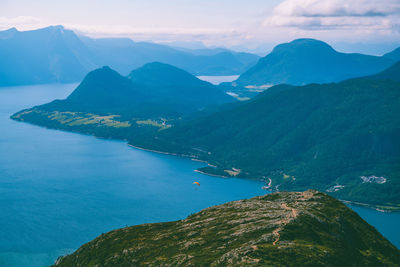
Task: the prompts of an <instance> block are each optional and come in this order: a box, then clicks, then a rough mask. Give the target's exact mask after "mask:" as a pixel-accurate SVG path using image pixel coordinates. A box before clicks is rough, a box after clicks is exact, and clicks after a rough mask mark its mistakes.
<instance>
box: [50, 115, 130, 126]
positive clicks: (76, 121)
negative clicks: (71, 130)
mask: <svg viewBox="0 0 400 267" xmlns="http://www.w3.org/2000/svg"><path fill="white" fill-rule="evenodd" d="M42 115H46V116H47V117H48V118H49V119H51V120H56V121H58V122H59V123H61V124H65V125H68V126H79V125H89V124H93V125H98V126H107V127H115V128H122V127H130V126H131V124H130V123H129V122H128V121H118V120H116V118H118V117H119V115H107V116H100V115H96V114H92V113H84V112H70V111H63V112H60V111H52V112H48V113H47V114H43V112H42Z"/></svg>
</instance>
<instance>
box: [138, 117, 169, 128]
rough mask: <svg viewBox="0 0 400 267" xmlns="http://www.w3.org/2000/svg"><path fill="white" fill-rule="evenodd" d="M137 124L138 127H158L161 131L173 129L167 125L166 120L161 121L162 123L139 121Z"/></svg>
mask: <svg viewBox="0 0 400 267" xmlns="http://www.w3.org/2000/svg"><path fill="white" fill-rule="evenodd" d="M136 123H137V124H138V125H149V126H153V127H158V128H160V130H165V129H168V128H170V127H171V125H169V124H166V122H165V120H161V122H159V121H155V120H150V119H149V120H138V121H136Z"/></svg>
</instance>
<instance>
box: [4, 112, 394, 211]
mask: <svg viewBox="0 0 400 267" xmlns="http://www.w3.org/2000/svg"><path fill="white" fill-rule="evenodd" d="M9 118H10V119H11V120H14V121H17V122H23V123H28V124H31V125H34V126H37V127H43V128H46V129H49V130H57V131H63V132H70V133H75V134H82V135H86V136H93V137H95V138H99V139H103V140H110V141H118V142H126V144H127V145H128V146H130V147H133V148H136V149H140V150H143V151H147V152H153V153H158V154H164V155H171V156H178V157H184V158H189V159H191V160H193V161H198V162H203V163H205V164H207V165H208V166H210V167H216V166H215V165H212V164H210V163H209V162H207V161H205V160H201V159H198V158H196V157H195V156H190V155H185V154H178V153H171V152H165V151H158V150H153V149H147V148H143V147H139V146H135V145H132V144H130V143H129V142H128V140H126V139H121V138H112V137H104V136H98V135H96V133H92V132H82V131H76V130H69V129H66V128H57V127H48V126H46V125H40V124H35V123H32V122H29V121H25V120H20V119H15V118H12V116H10V117H9ZM194 171H195V172H197V173H200V174H203V175H208V176H213V177H219V178H225V179H226V178H234V177H230V176H223V175H217V174H212V173H208V172H203V171H199V170H194ZM241 179H247V178H241ZM254 179H256V180H261V181H263V180H262V179H261V178H254ZM270 182H272V181H270ZM277 192H279V190H278V191H277ZM321 192H324V191H321ZM339 200H340V201H341V202H343V203H346V204H349V205H354V206H360V207H365V208H369V209H373V210H376V211H379V212H385V213H390V212H400V207H398V206H385V205H374V204H368V203H362V202H356V201H351V200H344V199H339Z"/></svg>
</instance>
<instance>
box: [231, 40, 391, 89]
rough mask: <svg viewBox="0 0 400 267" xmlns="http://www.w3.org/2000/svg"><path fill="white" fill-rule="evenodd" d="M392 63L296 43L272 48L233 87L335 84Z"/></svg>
mask: <svg viewBox="0 0 400 267" xmlns="http://www.w3.org/2000/svg"><path fill="white" fill-rule="evenodd" d="M394 62H395V61H394V60H392V59H390V58H386V57H376V56H367V55H362V54H345V53H339V52H337V51H335V50H334V49H333V48H332V47H331V46H329V45H328V44H326V43H324V42H322V41H318V40H314V39H297V40H294V41H292V42H290V43H285V44H280V45H278V46H276V47H275V48H274V50H273V51H272V52H271V53H270V54H268V55H267V56H265V57H264V58H261V59H260V60H259V61H258V63H257V64H256V65H255V66H254V67H252V68H251V69H249V70H248V71H246V72H245V73H243V74H242V75H241V76H240V77H239V78H238V79H237V80H236V81H235V83H234V84H237V85H240V86H247V85H258V86H260V85H270V84H282V83H288V84H293V85H303V84H307V83H327V82H338V81H341V80H345V79H349V78H354V77H360V76H365V75H370V74H373V73H376V72H379V71H382V70H383V69H385V68H387V67H389V66H390V65H391V64H393V63H394Z"/></svg>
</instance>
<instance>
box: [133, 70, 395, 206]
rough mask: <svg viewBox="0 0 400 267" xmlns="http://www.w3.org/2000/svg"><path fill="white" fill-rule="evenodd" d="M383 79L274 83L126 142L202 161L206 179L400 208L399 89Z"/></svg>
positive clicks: (393, 82) (391, 81)
mask: <svg viewBox="0 0 400 267" xmlns="http://www.w3.org/2000/svg"><path fill="white" fill-rule="evenodd" d="M398 67H399V66H398V65H395V66H393V68H391V70H390V72H388V73H396V72H395V71H394V69H395V68H398ZM378 76H379V75H378ZM387 78H388V77H387V76H385V79H384V80H377V79H370V78H359V79H351V80H347V81H343V82H340V83H330V84H310V85H305V86H290V85H279V86H275V87H272V88H270V89H268V90H267V91H265V92H263V93H261V94H259V95H258V96H257V97H255V98H253V99H251V100H249V101H245V102H242V103H238V104H236V105H234V106H232V108H227V109H225V110H222V111H219V112H215V113H213V114H209V115H206V116H203V117H200V118H197V119H194V120H186V121H182V122H180V123H177V124H176V125H174V127H171V128H169V129H167V130H165V131H162V132H157V133H156V134H155V136H154V137H153V136H143V137H141V138H136V139H133V140H130V142H131V143H132V144H134V145H136V146H139V147H144V148H149V149H154V150H159V151H167V152H173V153H177V154H184V155H190V156H192V157H197V158H199V159H202V160H206V161H208V162H210V163H211V164H213V165H215V166H216V168H213V167H207V168H205V169H202V171H204V172H207V173H212V174H218V175H222V176H239V177H264V179H266V180H267V181H269V179H271V187H272V188H274V189H286V190H305V189H308V188H317V189H319V190H323V191H327V192H330V193H331V194H333V195H334V196H337V197H340V198H342V199H345V200H351V201H357V202H363V203H368V204H373V205H387V206H395V207H397V208H400V193H399V192H400V165H399V162H400V138H399V137H400V116H399V115H400V83H399V82H396V81H393V80H390V79H387Z"/></svg>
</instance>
